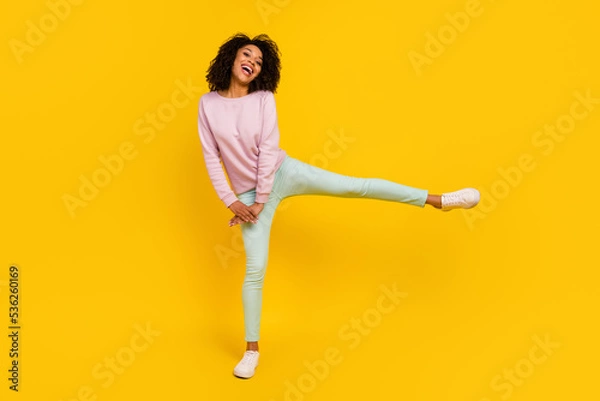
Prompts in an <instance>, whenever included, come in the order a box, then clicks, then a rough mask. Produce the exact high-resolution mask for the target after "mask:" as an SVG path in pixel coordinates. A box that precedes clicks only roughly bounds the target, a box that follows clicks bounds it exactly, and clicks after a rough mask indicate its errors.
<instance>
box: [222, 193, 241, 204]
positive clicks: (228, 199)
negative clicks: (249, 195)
mask: <svg viewBox="0 0 600 401" xmlns="http://www.w3.org/2000/svg"><path fill="white" fill-rule="evenodd" d="M221 200H222V201H223V203H224V204H225V206H227V207H229V206H231V204H232V203H233V202H235V201H236V200H238V198H237V196H235V194H234V193H233V192H231V193H229V194H227V195H225V197H223V199H221Z"/></svg>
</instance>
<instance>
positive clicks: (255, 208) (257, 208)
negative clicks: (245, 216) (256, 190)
mask: <svg viewBox="0 0 600 401" xmlns="http://www.w3.org/2000/svg"><path fill="white" fill-rule="evenodd" d="M264 208H265V205H264V203H254V204H252V206H250V210H251V211H252V213H253V214H254V215H255V216H257V217H258V215H259V214H260V213H261V212H262V211H263V209H264ZM243 222H244V220H242V219H241V218H240V217H238V216H233V218H232V219H231V220H229V227H233V226H235V225H238V224H242V223H243Z"/></svg>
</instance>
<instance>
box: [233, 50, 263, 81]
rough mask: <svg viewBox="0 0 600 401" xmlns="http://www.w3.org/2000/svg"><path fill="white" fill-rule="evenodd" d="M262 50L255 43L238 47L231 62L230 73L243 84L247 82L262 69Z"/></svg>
mask: <svg viewBox="0 0 600 401" xmlns="http://www.w3.org/2000/svg"><path fill="white" fill-rule="evenodd" d="M262 64H263V59H262V52H261V51H260V49H259V48H258V47H257V46H255V45H245V46H242V47H241V48H240V49H238V52H237V56H236V58H235V60H234V62H233V67H232V70H231V73H232V75H233V76H234V77H235V78H237V79H238V80H239V81H240V82H241V83H243V84H246V85H247V84H249V83H250V82H252V80H253V79H254V78H256V77H257V76H258V74H260V71H261V70H262Z"/></svg>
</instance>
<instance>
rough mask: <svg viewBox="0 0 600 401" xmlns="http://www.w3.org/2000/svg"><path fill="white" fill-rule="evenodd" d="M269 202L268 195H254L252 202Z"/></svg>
mask: <svg viewBox="0 0 600 401" xmlns="http://www.w3.org/2000/svg"><path fill="white" fill-rule="evenodd" d="M268 200H269V194H256V198H255V199H254V202H256V203H267V201H268Z"/></svg>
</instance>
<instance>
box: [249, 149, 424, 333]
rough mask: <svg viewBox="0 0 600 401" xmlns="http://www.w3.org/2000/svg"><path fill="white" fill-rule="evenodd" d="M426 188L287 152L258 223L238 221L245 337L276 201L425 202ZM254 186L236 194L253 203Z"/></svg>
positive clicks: (253, 328) (253, 323) (253, 318)
mask: <svg viewBox="0 0 600 401" xmlns="http://www.w3.org/2000/svg"><path fill="white" fill-rule="evenodd" d="M427 194H428V192H427V190H424V189H418V188H412V187H408V186H405V185H401V184H397V183H394V182H391V181H387V180H382V179H379V178H356V177H350V176H345V175H341V174H337V173H333V172H330V171H327V170H323V169H321V168H318V167H315V166H311V165H309V164H306V163H304V162H301V161H300V160H297V159H294V158H292V157H290V156H287V157H286V158H285V160H284V161H283V163H282V164H281V166H280V167H279V169H277V171H276V172H275V179H274V182H273V188H272V190H271V194H270V195H269V201H268V202H267V203H266V204H265V207H264V209H263V211H262V212H261V213H260V215H259V216H258V222H257V223H255V224H254V223H244V224H242V225H241V228H242V237H243V239H244V250H245V252H246V277H245V279H244V284H243V286H242V302H243V307H244V325H245V331H246V333H245V336H246V341H258V339H259V331H260V317H261V309H262V288H263V282H264V279H265V272H266V270H267V260H268V256H269V255H268V254H269V236H270V233H271V224H272V222H273V216H274V215H275V210H276V209H277V206H278V205H279V203H280V202H281V201H282V200H283V199H285V198H288V197H291V196H296V195H328V196H337V197H343V198H369V199H380V200H385V201H392V202H400V203H407V204H410V205H415V206H419V207H423V206H425V201H426V200H427ZM255 197H256V192H255V190H254V189H253V190H250V191H248V192H244V193H242V194H239V195H238V199H239V200H240V201H241V202H242V203H244V204H245V205H248V206H250V205H252V204H253V203H254V200H255Z"/></svg>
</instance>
